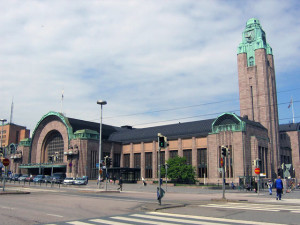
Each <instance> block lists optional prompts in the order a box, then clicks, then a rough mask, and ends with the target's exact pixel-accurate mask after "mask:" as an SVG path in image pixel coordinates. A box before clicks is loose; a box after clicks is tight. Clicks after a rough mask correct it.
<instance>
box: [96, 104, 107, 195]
mask: <svg viewBox="0 0 300 225" xmlns="http://www.w3.org/2000/svg"><path fill="white" fill-rule="evenodd" d="M97 104H98V105H101V111H100V134H99V177H98V188H99V189H100V181H101V174H100V169H101V168H100V167H101V155H102V154H101V150H102V107H103V105H106V104H107V102H106V101H104V100H98V101H97Z"/></svg>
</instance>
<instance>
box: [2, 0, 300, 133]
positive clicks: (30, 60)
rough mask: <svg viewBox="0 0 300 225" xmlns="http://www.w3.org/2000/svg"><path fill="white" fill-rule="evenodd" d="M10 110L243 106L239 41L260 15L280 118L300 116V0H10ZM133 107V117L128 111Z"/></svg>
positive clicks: (167, 114) (146, 114)
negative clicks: (291, 103) (248, 24)
mask: <svg viewBox="0 0 300 225" xmlns="http://www.w3.org/2000/svg"><path fill="white" fill-rule="evenodd" d="M0 6H1V7H0V15H1V16H0V23H1V24H2V25H1V26H0V43H1V45H0V80H1V86H2V88H1V89H0V104H1V107H0V117H1V118H6V119H8V120H9V118H10V108H11V102H12V99H13V101H14V113H13V122H14V123H16V124H20V125H24V126H26V127H28V128H29V129H31V130H32V131H33V129H34V127H35V125H36V123H37V122H38V121H39V120H40V118H41V117H42V116H43V115H45V114H46V113H48V112H49V111H58V112H59V111H61V93H62V90H64V101H63V112H64V113H65V114H66V116H67V117H72V118H78V119H83V120H88V121H95V122H99V121H100V119H99V118H100V107H99V105H97V104H96V101H97V100H98V99H104V100H106V101H107V102H108V104H107V105H105V106H104V110H103V117H104V119H103V122H104V123H106V124H110V125H115V126H121V125H133V126H134V127H148V126H156V125H160V124H168V123H178V122H185V121H194V120H201V119H207V118H214V117H216V116H218V115H220V114H221V113H222V112H235V113H236V114H238V115H239V111H238V110H239V100H238V98H239V95H238V91H239V90H238V76H237V57H236V54H237V47H238V45H239V43H240V42H241V41H242V32H243V30H244V28H245V24H246V22H247V20H248V19H250V18H253V17H255V18H257V19H259V20H260V23H261V25H262V28H263V29H264V31H265V32H266V38H267V42H268V43H269V44H270V46H271V47H272V48H273V54H274V60H275V71H276V79H277V91H278V96H277V97H278V104H279V105H278V110H279V119H280V123H288V122H290V121H291V120H292V112H291V110H290V109H288V102H289V101H290V99H291V96H293V99H294V110H295V117H296V118H295V121H296V122H298V121H299V120H300V112H299V111H300V105H299V102H298V101H300V99H299V91H300V89H299V88H298V86H299V85H298V84H299V71H300V64H299V61H300V60H299V59H300V53H299V50H300V35H299V34H300V22H299V21H300V3H299V1H297V0H295V1H290V0H288V1H276V0H272V1H204V0H203V1H195V0H191V1H188V0H184V1H183V0H182V1H176V0H172V1H141V0H140V1H126V0H120V1H101V0H98V1H95V0H93V1H92V0H86V1H83V0H81V1H76V0H75V1H63V0H59V1H58V0H57V1H55V0H54V1H4V0H0ZM124 115H131V116H124Z"/></svg>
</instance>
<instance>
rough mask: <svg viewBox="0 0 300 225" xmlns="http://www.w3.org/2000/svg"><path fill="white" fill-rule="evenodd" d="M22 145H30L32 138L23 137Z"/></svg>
mask: <svg viewBox="0 0 300 225" xmlns="http://www.w3.org/2000/svg"><path fill="white" fill-rule="evenodd" d="M19 145H20V146H30V145H31V138H25V139H22V140H21V141H20V144H19Z"/></svg>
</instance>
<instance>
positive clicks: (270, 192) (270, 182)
mask: <svg viewBox="0 0 300 225" xmlns="http://www.w3.org/2000/svg"><path fill="white" fill-rule="evenodd" d="M268 188H269V194H270V195H272V188H273V182H272V181H271V180H269V182H268Z"/></svg>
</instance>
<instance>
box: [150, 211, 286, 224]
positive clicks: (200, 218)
mask: <svg viewBox="0 0 300 225" xmlns="http://www.w3.org/2000/svg"><path fill="white" fill-rule="evenodd" d="M147 214H151V215H161V216H172V217H178V218H192V219H198V220H210V221H220V222H226V223H242V224H260V225H262V224H264V225H275V224H278V223H266V222H256V221H244V220H232V219H223V218H213V217H205V216H191V215H180V214H172V213H160V212H148V213H147ZM281 225H284V224H281Z"/></svg>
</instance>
